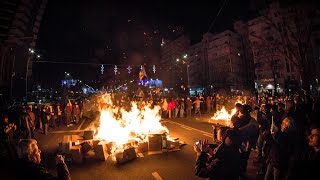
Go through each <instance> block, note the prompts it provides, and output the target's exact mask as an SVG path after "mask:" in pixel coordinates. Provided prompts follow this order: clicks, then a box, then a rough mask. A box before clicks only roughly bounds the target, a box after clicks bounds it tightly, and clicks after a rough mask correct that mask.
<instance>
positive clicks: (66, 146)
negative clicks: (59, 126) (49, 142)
mask: <svg viewBox="0 0 320 180" xmlns="http://www.w3.org/2000/svg"><path fill="white" fill-rule="evenodd" d="M71 147H72V142H71V141H69V142H67V143H65V142H60V143H59V148H58V151H59V153H61V154H70V150H71Z"/></svg>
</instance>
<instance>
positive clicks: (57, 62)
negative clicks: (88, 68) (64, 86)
mask: <svg viewBox="0 0 320 180" xmlns="http://www.w3.org/2000/svg"><path fill="white" fill-rule="evenodd" d="M32 63H49V64H50V63H51V64H75V65H97V66H100V65H104V66H132V67H134V66H139V67H140V66H141V65H132V64H131V65H130V64H127V65H122V64H105V63H87V62H70V61H69V62H68V61H33V62H32Z"/></svg>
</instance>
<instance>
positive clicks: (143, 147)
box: [136, 142, 148, 153]
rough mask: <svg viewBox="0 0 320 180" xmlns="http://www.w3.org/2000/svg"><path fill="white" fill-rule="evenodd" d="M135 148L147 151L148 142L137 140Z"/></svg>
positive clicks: (139, 150) (138, 150)
mask: <svg viewBox="0 0 320 180" xmlns="http://www.w3.org/2000/svg"><path fill="white" fill-rule="evenodd" d="M136 150H137V152H139V153H140V152H146V151H148V142H139V143H138V147H137V149H136Z"/></svg>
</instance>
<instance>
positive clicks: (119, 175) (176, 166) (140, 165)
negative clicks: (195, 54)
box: [36, 115, 262, 180]
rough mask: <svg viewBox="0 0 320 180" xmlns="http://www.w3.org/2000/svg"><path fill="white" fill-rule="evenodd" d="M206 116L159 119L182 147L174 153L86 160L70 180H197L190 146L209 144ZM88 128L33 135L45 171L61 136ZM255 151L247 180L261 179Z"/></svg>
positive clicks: (73, 169) (72, 166)
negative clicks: (116, 160) (121, 160)
mask: <svg viewBox="0 0 320 180" xmlns="http://www.w3.org/2000/svg"><path fill="white" fill-rule="evenodd" d="M209 118H210V116H209V115H203V116H201V117H198V116H194V117H191V118H176V119H175V118H173V119H163V120H162V121H161V122H162V124H163V125H164V126H166V127H167V128H168V129H169V131H170V132H169V135H170V137H175V138H179V140H180V141H184V142H185V144H186V145H184V146H182V147H181V150H180V151H177V152H165V153H161V154H154V155H148V153H147V152H146V153H142V154H139V155H140V157H138V158H136V159H134V160H132V161H130V162H127V163H125V164H121V165H116V164H115V163H113V162H112V161H111V160H109V159H108V160H107V161H97V160H87V161H85V162H83V163H82V164H70V165H69V169H70V172H71V176H72V179H74V180H78V179H79V180H82V179H83V180H88V179H90V180H91V179H93V180H96V179H97V180H98V179H112V180H114V179H121V180H126V179H128V180H129V179H130V180H131V179H134V180H137V179H141V180H144V179H146V180H148V179H150V180H153V179H155V180H161V179H163V180H171V179H183V180H189V179H190V180H194V179H195V180H196V179H201V178H198V177H196V176H195V175H194V165H195V160H196V153H195V152H194V150H193V144H194V143H195V142H196V141H197V140H199V139H204V138H207V139H209V142H211V143H213V139H212V127H211V126H212V124H210V123H208V119H209ZM89 124H90V121H89V120H86V121H82V122H81V123H80V124H79V125H76V126H71V127H68V128H67V127H59V128H55V129H50V130H49V134H48V135H46V136H45V135H43V134H42V133H41V132H38V133H36V139H37V140H38V143H39V148H40V149H41V150H42V155H43V156H42V157H43V163H45V164H47V165H48V169H50V170H52V172H54V161H53V157H54V155H55V152H56V150H57V148H58V143H59V142H61V141H62V139H63V135H66V134H79V135H81V133H82V130H83V129H85V128H86V127H87V126H88V125H89ZM254 156H255V151H253V152H252V153H251V158H250V159H249V164H248V172H247V177H248V179H262V177H259V176H256V170H257V167H256V166H255V165H254V164H253V163H252V161H253V159H254V158H253V157H254Z"/></svg>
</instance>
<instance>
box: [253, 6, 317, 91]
mask: <svg viewBox="0 0 320 180" xmlns="http://www.w3.org/2000/svg"><path fill="white" fill-rule="evenodd" d="M314 7H316V6H312V5H311V4H309V3H294V4H291V5H290V6H288V7H287V8H281V7H280V8H279V9H278V10H279V11H277V10H275V9H274V8H273V7H272V6H270V5H269V6H266V7H265V8H263V10H260V11H259V12H260V15H261V16H262V20H263V21H264V22H265V23H266V24H268V25H270V27H271V28H272V30H273V32H274V33H275V34H274V36H276V37H278V38H275V39H268V38H265V37H263V36H259V35H256V34H250V36H253V37H255V38H258V39H260V40H262V41H263V42H264V45H265V46H266V47H267V48H273V47H280V48H278V49H277V50H278V51H279V53H280V54H281V55H283V56H284V57H285V59H286V60H287V61H289V62H291V63H292V64H293V65H294V66H295V67H296V68H297V70H298V71H299V74H300V80H302V82H303V83H302V86H303V88H305V89H308V85H309V83H310V78H311V76H312V73H313V72H314V71H312V70H311V69H309V68H310V67H315V66H313V65H312V63H313V60H312V59H311V57H310V52H311V51H312V48H311V43H310V40H311V37H312V32H314V26H315V23H316V19H317V18H319V10H318V9H316V8H314ZM310 70H311V71H310Z"/></svg>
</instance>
